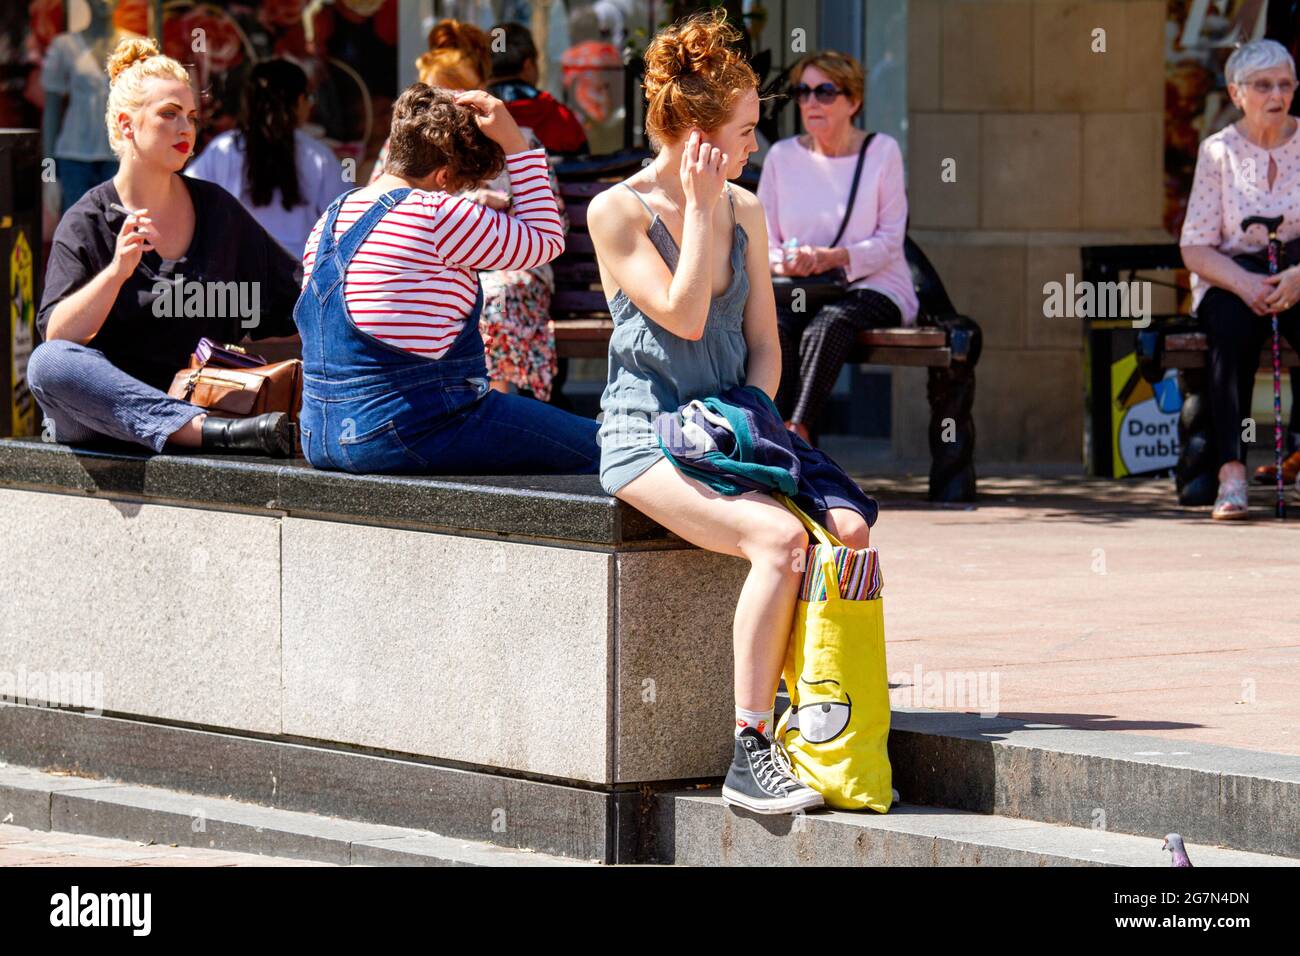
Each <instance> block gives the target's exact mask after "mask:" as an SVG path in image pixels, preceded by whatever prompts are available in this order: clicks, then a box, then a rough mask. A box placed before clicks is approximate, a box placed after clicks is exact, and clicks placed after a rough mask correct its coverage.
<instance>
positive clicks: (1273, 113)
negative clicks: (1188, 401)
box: [1179, 40, 1300, 519]
mask: <svg viewBox="0 0 1300 956" xmlns="http://www.w3.org/2000/svg"><path fill="white" fill-rule="evenodd" d="M1224 72H1225V73H1226V76H1227V80H1228V93H1229V95H1230V96H1231V97H1232V102H1233V103H1234V104H1235V105H1236V106H1237V108H1238V109H1240V110H1241V111H1242V113H1243V114H1244V115H1243V116H1242V118H1241V119H1239V120H1238V121H1237V122H1235V123H1233V124H1230V125H1229V126H1226V127H1224V128H1223V129H1221V130H1219V132H1217V133H1215V134H1214V135H1212V136H1208V137H1206V138H1205V140H1204V142H1202V143H1201V149H1200V155H1199V156H1198V157H1197V160H1196V177H1195V179H1194V180H1193V182H1192V192H1191V196H1190V197H1189V199H1188V204H1187V218H1186V219H1185V220H1184V222H1183V231H1182V236H1181V238H1180V239H1179V245H1180V246H1181V247H1182V253H1183V262H1184V263H1185V264H1186V265H1187V268H1188V269H1190V270H1191V271H1192V273H1193V275H1192V309H1193V311H1194V312H1195V313H1196V315H1197V317H1198V318H1199V319H1200V321H1201V325H1202V327H1203V328H1204V330H1205V332H1206V337H1207V340H1208V345H1209V372H1210V388H1209V398H1210V413H1211V419H1212V422H1213V426H1214V441H1215V450H1216V453H1217V456H1218V463H1219V465H1220V468H1219V476H1218V477H1219V494H1218V498H1217V500H1216V501H1215V503H1214V511H1213V512H1212V516H1213V517H1214V518H1218V519H1229V518H1232V519H1241V518H1245V517H1247V515H1248V514H1249V509H1248V505H1247V501H1246V466H1245V458H1246V456H1245V446H1244V443H1243V430H1244V427H1245V426H1244V422H1245V420H1246V419H1247V418H1249V416H1250V398H1251V392H1252V389H1253V386H1254V381H1255V372H1256V370H1257V369H1258V365H1259V353H1260V349H1261V348H1262V347H1263V345H1264V343H1265V341H1266V340H1267V339H1268V337H1269V335H1270V331H1271V322H1270V319H1269V315H1270V313H1272V312H1278V313H1279V316H1278V324H1279V326H1280V328H1281V331H1282V333H1283V334H1284V335H1285V336H1286V339H1287V341H1289V342H1290V343H1291V344H1292V346H1293V347H1294V346H1300V308H1298V307H1297V306H1298V305H1300V256H1295V255H1292V256H1290V257H1288V263H1287V264H1286V268H1284V269H1281V270H1280V271H1279V272H1278V274H1277V275H1275V276H1269V275H1267V274H1266V271H1267V270H1266V265H1265V264H1264V263H1265V260H1264V259H1263V252H1264V251H1265V248H1266V245H1267V242H1268V237H1267V234H1266V232H1265V230H1264V228H1263V227H1262V226H1258V225H1256V226H1253V227H1251V228H1250V229H1245V230H1243V229H1242V221H1243V220H1245V219H1247V218H1248V217H1251V216H1267V217H1274V216H1282V217H1283V218H1282V225H1281V228H1280V229H1279V230H1278V238H1279V239H1281V240H1282V242H1283V243H1289V242H1290V241H1291V240H1294V239H1297V238H1300V135H1297V121H1296V118H1295V117H1293V116H1291V115H1289V113H1288V110H1289V109H1290V106H1291V98H1292V96H1293V95H1294V94H1295V88H1296V73H1295V63H1294V61H1293V60H1292V59H1291V55H1290V54H1289V53H1288V52H1287V51H1286V48H1285V47H1283V46H1282V45H1281V44H1280V43H1278V42H1276V41H1274V40H1257V41H1253V42H1251V43H1247V44H1244V45H1243V46H1241V47H1240V48H1238V49H1237V50H1236V51H1235V52H1234V53H1233V54H1232V56H1230V57H1229V58H1228V62H1227V65H1226V67H1225V69H1224ZM1291 248H1294V249H1300V243H1297V244H1296V245H1295V246H1294V247H1291ZM1292 457H1293V458H1295V457H1296V456H1292ZM1297 463H1300V462H1297ZM1291 464H1292V462H1291V460H1290V459H1288V461H1287V462H1286V463H1285V464H1284V474H1285V472H1286V470H1287V468H1286V466H1287V465H1291ZM1270 471H1271V469H1270Z"/></svg>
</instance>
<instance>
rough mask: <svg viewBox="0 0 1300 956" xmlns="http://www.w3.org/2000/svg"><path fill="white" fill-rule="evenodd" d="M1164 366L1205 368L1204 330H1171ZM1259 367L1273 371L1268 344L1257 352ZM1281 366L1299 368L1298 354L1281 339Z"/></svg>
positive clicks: (1165, 346)
mask: <svg viewBox="0 0 1300 956" xmlns="http://www.w3.org/2000/svg"><path fill="white" fill-rule="evenodd" d="M1163 351H1164V358H1163V360H1162V361H1161V363H1160V364H1161V365H1162V366H1163V367H1164V368H1176V369H1185V368H1205V366H1206V363H1207V362H1208V361H1209V357H1208V346H1207V344H1206V339H1205V333H1204V332H1171V333H1169V334H1168V335H1166V336H1165V339H1164V347H1163ZM1259 367H1260V368H1262V369H1266V370H1268V371H1269V372H1272V371H1273V347H1272V345H1271V344H1270V345H1269V346H1268V347H1267V348H1265V349H1264V350H1263V351H1261V352H1260V353H1259ZM1282 367H1283V368H1284V369H1294V368H1300V355H1297V354H1296V352H1295V350H1294V349H1292V348H1290V347H1289V346H1288V345H1287V344H1286V339H1283V340H1282Z"/></svg>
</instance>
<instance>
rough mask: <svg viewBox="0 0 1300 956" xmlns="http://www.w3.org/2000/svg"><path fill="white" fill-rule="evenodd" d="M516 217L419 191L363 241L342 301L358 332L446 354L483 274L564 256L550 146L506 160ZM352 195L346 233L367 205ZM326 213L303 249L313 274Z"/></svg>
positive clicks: (342, 226) (345, 209) (339, 227)
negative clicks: (548, 161) (548, 158)
mask: <svg viewBox="0 0 1300 956" xmlns="http://www.w3.org/2000/svg"><path fill="white" fill-rule="evenodd" d="M506 172H507V173H508V174H509V176H510V193H511V197H512V199H513V206H512V212H511V213H505V212H498V211H496V210H494V209H490V208H488V207H487V206H480V205H479V204H477V203H475V202H473V201H472V200H469V199H466V198H464V197H462V196H452V195H449V194H448V193H445V192H441V191H437V192H425V191H424V190H421V189H412V190H411V191H410V193H408V194H407V196H406V198H405V199H403V200H402V201H401V202H400V203H398V204H397V205H396V206H394V207H393V208H392V209H391V210H390V211H389V212H388V213H387V214H386V215H385V216H384V218H383V219H381V220H380V221H379V223H378V224H377V225H376V226H375V227H374V229H372V230H371V232H370V234H369V235H368V236H366V238H365V239H364V240H362V242H361V245H360V246H359V247H358V248H357V252H356V255H355V256H353V258H352V262H351V263H350V264H349V265H348V271H347V275H346V276H345V277H344V282H343V299H344V301H345V302H346V303H347V306H348V311H349V312H350V313H351V314H352V317H353V321H354V322H356V324H357V327H358V328H360V329H362V330H363V331H365V332H367V333H368V334H370V335H373V336H375V337H376V338H378V339H382V340H383V341H385V342H388V343H389V344H391V345H395V346H397V347H398V348H401V349H406V350H407V351H410V352H417V353H419V354H420V355H422V356H425V357H426V358H434V359H436V358H439V357H441V356H442V355H443V354H444V353H445V352H446V351H447V350H448V349H449V348H451V345H452V343H453V342H454V341H455V340H456V336H457V335H458V334H460V331H461V329H462V328H463V327H464V325H465V319H466V318H467V317H468V316H469V313H470V312H471V311H472V310H473V308H474V299H475V296H476V295H477V293H478V276H477V275H476V274H475V273H476V272H478V271H480V270H494V269H531V268H534V267H535V266H540V265H542V264H543V263H545V262H550V261H551V260H552V259H554V258H555V257H556V256H558V255H559V254H560V253H561V252H563V251H564V230H563V226H562V224H561V222H560V211H559V206H558V205H557V203H556V200H555V194H554V193H553V192H552V191H551V183H550V175H549V169H548V167H547V165H546V151H545V150H544V149H530V150H527V151H525V152H522V153H514V154H512V155H510V156H507V157H506ZM371 202H372V201H371V200H368V199H360V200H357V199H348V200H345V201H344V203H343V205H342V207H341V208H340V209H339V215H338V219H337V220H336V222H335V235H336V236H341V235H342V234H343V233H344V232H346V231H347V229H348V228H349V227H350V226H351V225H352V224H353V223H355V222H356V221H357V220H358V219H359V218H360V217H361V215H362V214H363V213H364V212H365V211H366V210H367V209H369V208H370V206H371ZM324 226H325V217H324V216H322V217H321V218H320V220H319V221H318V222H317V223H316V227H315V228H314V229H312V231H311V235H310V236H309V237H308V239H307V248H306V250H305V251H304V254H303V259H302V264H303V273H304V275H303V282H304V283H306V281H307V279H309V278H311V270H312V266H313V265H314V264H315V261H316V247H317V245H318V244H319V242H320V235H321V230H322V229H323V228H324Z"/></svg>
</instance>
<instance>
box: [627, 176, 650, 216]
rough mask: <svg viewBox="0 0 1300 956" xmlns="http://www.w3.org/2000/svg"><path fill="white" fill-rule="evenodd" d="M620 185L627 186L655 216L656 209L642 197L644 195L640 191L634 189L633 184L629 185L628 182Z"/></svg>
mask: <svg viewBox="0 0 1300 956" xmlns="http://www.w3.org/2000/svg"><path fill="white" fill-rule="evenodd" d="M619 185H620V186H625V187H627V191H628V192H630V193H631V194H632V195H633V196H635V197H636V200H637V202H639V203H640V204H641V205H643V206H645V211H646V212H648V213H649V214H650V215H651V216H652V217H653V216H654V214H655V211H654V210H653V209H651V208H650V204H649V203H648V202H646V201H645V199H644V198H643V197H642V195H641V194H640V193H639V192H637V191H636V190H635V189H633V188H632V187H631V185H629V184H628V183H619Z"/></svg>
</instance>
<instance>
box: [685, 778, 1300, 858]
mask: <svg viewBox="0 0 1300 956" xmlns="http://www.w3.org/2000/svg"><path fill="white" fill-rule="evenodd" d="M662 799H665V801H666V803H668V805H669V806H670V807H671V809H670V810H668V815H669V817H670V819H669V820H668V821H667V822H668V823H669V825H670V826H671V837H669V838H668V839H670V840H671V843H672V844H673V846H674V848H675V855H674V858H673V862H674V863H675V864H676V865H678V866H1169V865H1171V859H1170V856H1169V854H1168V853H1166V852H1165V851H1163V850H1161V848H1160V847H1161V843H1162V842H1163V840H1164V833H1165V831H1161V832H1159V833H1158V834H1155V835H1148V836H1133V835H1130V834H1126V833H1112V832H1107V831H1104V830H1095V829H1085V828H1083V827H1072V826H1062V825H1058V824H1051V823H1041V822H1038V821H1034V820H1017V819H1012V818H1010V817H1004V816H998V815H990V814H981V813H971V812H969V811H965V810H951V809H945V808H941V807H923V806H914V805H909V804H907V803H901V804H896V805H895V806H894V807H893V808H892V809H891V810H890V811H889V813H887V814H883V815H881V814H876V813H872V812H870V811H867V812H865V813H848V812H844V811H839V810H829V811H828V810H817V811H811V812H809V813H806V814H802V815H784V816H760V815H758V814H753V813H749V812H748V811H743V810H736V809H733V808H731V807H728V806H726V805H725V804H724V803H723V801H722V796H721V793H720V792H718V791H713V792H712V793H710V792H707V791H700V790H688V791H678V792H675V793H672V794H664V795H662ZM1187 853H1188V856H1189V858H1190V859H1191V860H1192V865H1193V866H1202V867H1203V866H1252V867H1254V866H1300V860H1296V859H1293V858H1290V857H1282V856H1269V855H1267V854H1262V853H1248V852H1244V851H1242V850H1232V849H1226V848H1223V847H1216V846H1207V845H1202V844H1197V843H1192V842H1187Z"/></svg>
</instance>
